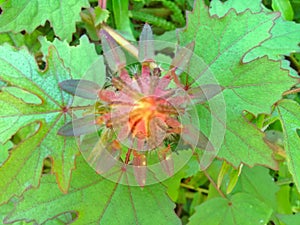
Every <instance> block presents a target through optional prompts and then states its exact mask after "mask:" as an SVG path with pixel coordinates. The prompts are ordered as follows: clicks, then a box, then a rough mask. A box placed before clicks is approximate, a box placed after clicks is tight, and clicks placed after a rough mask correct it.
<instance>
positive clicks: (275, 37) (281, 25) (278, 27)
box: [210, 0, 300, 68]
mask: <svg viewBox="0 0 300 225" xmlns="http://www.w3.org/2000/svg"><path fill="white" fill-rule="evenodd" d="M210 6H211V8H210V14H211V15H217V16H218V17H223V16H224V15H225V14H226V13H228V11H229V10H230V9H231V8H234V10H236V11H237V12H238V13H241V12H244V11H246V10H247V9H250V10H251V12H253V13H260V12H265V13H269V10H268V9H266V8H265V7H263V6H262V4H261V0H254V1H247V0H228V1H226V2H225V3H222V2H220V1H219V0H213V1H212V2H211V5H210ZM270 32H271V34H272V36H271V37H270V38H269V39H266V40H265V41H263V42H262V43H261V44H260V45H258V46H256V47H255V48H254V49H252V50H251V51H249V52H248V53H247V54H246V55H245V56H244V58H243V62H250V61H252V60H254V59H256V58H260V57H263V56H265V55H267V56H268V57H269V58H271V59H275V60H277V59H281V57H282V55H287V56H288V55H290V53H291V52H297V51H300V46H299V45H298V43H299V42H300V40H299V32H300V24H296V23H295V22H293V21H286V20H284V19H283V18H281V17H280V18H278V19H276V20H275V24H274V26H273V27H272V29H271V31H270ZM282 43H284V44H282ZM284 68H288V66H284Z"/></svg>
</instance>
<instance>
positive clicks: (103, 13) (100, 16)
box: [94, 7, 109, 26]
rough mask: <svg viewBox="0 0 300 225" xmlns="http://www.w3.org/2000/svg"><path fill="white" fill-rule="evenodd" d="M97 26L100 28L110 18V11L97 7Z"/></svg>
mask: <svg viewBox="0 0 300 225" xmlns="http://www.w3.org/2000/svg"><path fill="white" fill-rule="evenodd" d="M94 12H95V25H96V26H98V25H100V24H101V23H103V22H106V21H107V19H108V17H109V11H107V10H106V9H102V8H100V7H95V11H94Z"/></svg>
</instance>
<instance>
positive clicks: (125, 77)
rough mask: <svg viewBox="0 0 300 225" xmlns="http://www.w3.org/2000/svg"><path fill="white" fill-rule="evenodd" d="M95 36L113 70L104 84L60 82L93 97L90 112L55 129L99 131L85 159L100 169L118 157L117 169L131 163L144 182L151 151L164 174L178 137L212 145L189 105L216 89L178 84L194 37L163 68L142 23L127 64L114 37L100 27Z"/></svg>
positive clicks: (170, 169) (171, 166) (170, 172)
mask: <svg viewBox="0 0 300 225" xmlns="http://www.w3.org/2000/svg"><path fill="white" fill-rule="evenodd" d="M100 36H101V40H102V45H103V50H104V56H105V58H106V61H107V62H108V65H109V67H110V69H111V70H112V71H113V72H114V73H115V75H113V77H112V79H111V84H110V85H109V86H107V87H106V88H100V87H99V86H98V85H97V84H95V83H94V82H92V81H87V80H67V81H64V82H62V83H61V84H60V86H61V88H62V89H63V90H65V91H67V92H69V93H71V94H73V95H76V96H79V97H83V98H87V99H93V100H96V103H95V104H94V107H95V108H94V113H93V114H92V115H87V116H84V117H83V118H79V119H75V120H73V121H72V122H70V123H68V124H66V125H65V126H64V127H62V128H61V129H60V131H59V134H61V135H65V136H82V135H85V134H88V133H97V137H98V133H100V137H99V139H100V143H101V144H96V145H95V146H96V147H90V145H89V144H88V145H87V146H88V147H87V148H86V149H85V150H82V152H83V153H85V154H86V152H89V153H88V154H87V157H86V159H87V160H88V161H89V163H90V164H91V165H92V166H93V167H94V168H95V169H96V171H97V172H99V173H101V174H103V173H106V172H107V171H109V170H110V169H111V168H113V167H114V166H115V165H116V164H117V163H119V162H122V163H121V165H122V166H121V170H122V171H126V169H127V167H128V165H133V167H134V175H135V178H136V180H137V182H138V184H139V185H140V186H144V185H145V184H146V176H147V166H148V160H147V156H148V155H149V153H152V152H156V153H157V159H158V160H159V161H160V164H161V167H162V169H163V171H164V172H165V173H166V174H167V175H168V176H172V175H173V173H174V162H173V159H172V153H173V152H174V148H172V146H173V145H174V143H175V144H178V137H180V140H182V142H183V143H184V144H187V145H189V146H190V147H191V148H195V147H198V148H202V149H208V150H210V151H213V150H214V148H213V146H212V144H211V143H210V141H209V140H208V138H207V137H206V136H205V135H204V134H202V132H201V131H200V130H199V129H197V127H195V125H196V124H193V123H192V120H193V119H192V118H191V117H192V116H191V115H190V112H189V110H190V106H192V105H193V104H194V103H197V104H198V103H202V102H204V101H205V100H207V99H209V98H211V97H213V96H215V95H216V94H218V93H219V92H220V91H221V89H217V88H215V87H214V86H213V85H208V86H204V87H203V88H199V87H191V85H190V84H188V83H185V84H183V83H182V82H181V81H180V79H179V76H178V73H181V72H182V71H184V69H185V66H186V64H188V62H189V60H190V58H191V56H192V54H193V52H192V50H193V48H194V43H191V44H189V45H187V46H186V48H182V49H179V50H178V51H177V53H176V55H175V57H174V58H173V60H172V62H171V65H170V69H169V70H166V71H165V70H163V69H162V68H160V67H159V66H157V64H156V62H155V59H154V58H155V57H154V46H153V40H152V31H151V28H150V26H149V25H147V24H146V25H145V26H144V28H143V31H142V33H141V37H140V41H139V49H138V50H139V55H138V58H139V62H138V63H135V64H134V65H133V66H134V69H131V70H130V69H128V68H127V67H126V65H127V64H126V57H125V55H124V53H123V51H122V50H121V49H120V48H119V47H118V46H117V44H116V42H115V41H114V39H113V38H112V37H111V36H110V35H109V34H108V33H107V32H106V31H104V30H101V32H100ZM131 68H132V67H131ZM206 88H208V89H209V90H210V91H207V90H208V89H206ZM211 90H213V91H211ZM95 126H96V128H95ZM99 130H100V132H99ZM174 140H175V141H174ZM176 142H177V143H176ZM88 148H90V149H91V150H89V149H88ZM124 151H125V152H126V154H123V153H124Z"/></svg>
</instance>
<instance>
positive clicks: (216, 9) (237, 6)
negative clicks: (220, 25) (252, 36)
mask: <svg viewBox="0 0 300 225" xmlns="http://www.w3.org/2000/svg"><path fill="white" fill-rule="evenodd" d="M230 9H234V10H235V11H236V12H237V13H241V12H244V11H246V10H247V9H250V10H251V11H252V12H259V11H261V9H262V4H261V0H252V1H248V0H228V1H226V2H221V1H220V0H212V1H211V3H210V10H209V12H210V14H211V15H218V16H219V17H223V16H224V15H225V14H226V13H227V12H228V11H229V10H230Z"/></svg>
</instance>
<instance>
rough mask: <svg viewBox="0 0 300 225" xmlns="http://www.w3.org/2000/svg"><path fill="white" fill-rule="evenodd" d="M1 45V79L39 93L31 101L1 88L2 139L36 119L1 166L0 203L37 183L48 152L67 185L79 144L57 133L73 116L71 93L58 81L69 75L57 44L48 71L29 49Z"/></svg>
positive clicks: (62, 183)
mask: <svg viewBox="0 0 300 225" xmlns="http://www.w3.org/2000/svg"><path fill="white" fill-rule="evenodd" d="M0 48H1V50H0V74H1V76H0V79H1V80H3V81H4V82H6V83H8V84H9V86H11V87H14V88H17V89H20V90H23V91H26V92H27V93H28V94H30V95H32V96H34V97H35V98H38V99H39V101H38V102H36V103H33V102H30V103H28V102H26V101H25V100H24V99H23V98H19V97H18V95H16V94H14V95H12V94H11V93H10V92H7V91H6V87H2V91H1V92H0V140H1V141H2V142H6V141H8V140H9V139H10V138H11V137H12V136H13V135H14V134H16V132H17V131H18V130H20V129H21V128H22V127H25V126H30V125H33V124H34V125H35V126H34V127H35V129H34V130H33V132H31V133H30V134H28V135H27V137H26V139H25V140H22V141H21V142H20V143H19V144H18V145H17V146H15V148H14V149H13V150H12V151H11V154H10V157H9V158H8V160H7V161H6V162H5V163H4V165H3V166H2V167H0V179H1V183H0V192H1V195H0V203H2V202H6V201H7V200H9V199H10V198H11V197H12V196H13V195H20V194H21V193H22V192H23V191H24V190H25V189H27V188H29V187H36V186H37V185H38V183H39V179H40V176H41V172H42V168H43V161H44V159H45V158H46V157H50V158H51V159H52V163H53V168H52V171H53V172H54V173H55V174H56V176H57V182H58V184H59V186H60V188H61V189H62V190H63V191H66V190H67V189H68V186H69V181H70V176H71V170H72V169H73V167H74V160H75V155H76V154H77V153H78V150H77V145H76V143H75V140H74V139H67V138H65V137H62V136H57V131H58V129H59V128H60V127H61V126H63V125H64V124H65V123H66V121H67V119H68V118H70V116H69V115H68V113H65V112H66V109H67V108H65V107H68V102H69V101H70V100H71V96H70V95H68V94H66V93H64V92H63V91H62V90H61V89H60V88H59V86H58V82H61V81H63V80H66V79H70V78H71V76H70V74H69V72H68V71H67V70H66V69H65V68H64V67H63V65H62V62H61V60H60V59H59V58H58V55H57V52H56V50H55V49H54V48H53V47H51V48H49V56H48V57H47V69H46V70H45V71H40V70H39V69H38V66H37V64H36V62H35V60H34V57H33V56H31V55H30V54H29V53H28V52H27V51H26V50H20V51H17V50H15V49H13V48H12V47H9V46H1V47H0Z"/></svg>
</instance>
